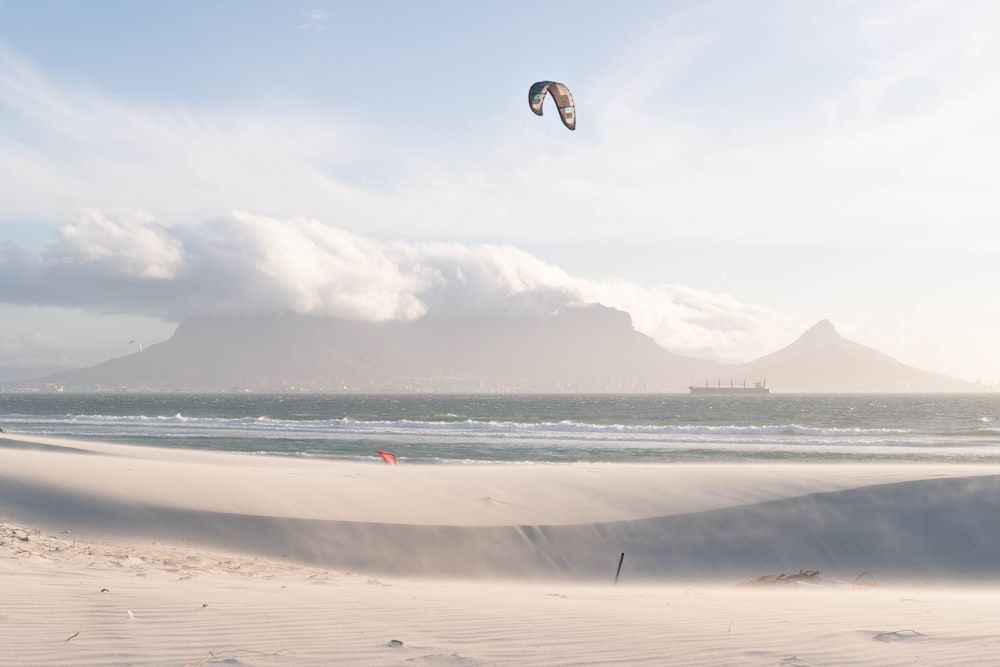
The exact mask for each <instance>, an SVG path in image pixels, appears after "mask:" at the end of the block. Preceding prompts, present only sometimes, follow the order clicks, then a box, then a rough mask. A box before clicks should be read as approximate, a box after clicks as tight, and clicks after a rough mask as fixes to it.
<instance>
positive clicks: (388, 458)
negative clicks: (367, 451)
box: [375, 449, 399, 466]
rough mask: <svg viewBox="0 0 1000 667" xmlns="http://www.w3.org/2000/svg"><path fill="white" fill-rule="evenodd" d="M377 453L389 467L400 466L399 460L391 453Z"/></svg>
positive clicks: (378, 451) (377, 451)
mask: <svg viewBox="0 0 1000 667" xmlns="http://www.w3.org/2000/svg"><path fill="white" fill-rule="evenodd" d="M375 453H376V454H378V455H379V456H381V457H382V460H383V461H385V462H386V463H388V464H389V465H391V466H398V465H399V459H397V458H396V456H395V455H394V454H391V453H389V452H383V451H382V450H381V449H376V450H375Z"/></svg>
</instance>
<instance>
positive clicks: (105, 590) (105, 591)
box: [101, 588, 111, 593]
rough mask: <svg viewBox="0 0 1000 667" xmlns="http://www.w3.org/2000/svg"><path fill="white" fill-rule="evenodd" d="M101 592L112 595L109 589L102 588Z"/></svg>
mask: <svg viewBox="0 0 1000 667" xmlns="http://www.w3.org/2000/svg"><path fill="white" fill-rule="evenodd" d="M101 592H102V593H110V592H111V591H109V590H108V589H107V588H102V589H101Z"/></svg>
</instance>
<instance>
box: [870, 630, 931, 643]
mask: <svg viewBox="0 0 1000 667" xmlns="http://www.w3.org/2000/svg"><path fill="white" fill-rule="evenodd" d="M926 636H927V635H925V634H924V633H922V632H917V631H916V630H894V631H893V632H880V633H878V634H877V635H875V636H874V637H872V639H874V640H875V641H880V642H898V641H901V640H906V639H916V638H917V637H926Z"/></svg>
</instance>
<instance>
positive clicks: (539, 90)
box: [528, 81, 576, 130]
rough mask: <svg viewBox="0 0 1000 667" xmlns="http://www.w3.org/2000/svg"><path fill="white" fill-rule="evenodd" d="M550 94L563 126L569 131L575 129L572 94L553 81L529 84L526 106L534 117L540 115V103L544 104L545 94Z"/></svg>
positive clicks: (574, 109) (574, 108) (574, 110)
mask: <svg viewBox="0 0 1000 667" xmlns="http://www.w3.org/2000/svg"><path fill="white" fill-rule="evenodd" d="M546 93H551V94H552V99H553V100H555V102H556V106H558V107H559V117H560V118H561V119H562V122H563V125H565V126H566V127H568V128H569V129H571V130H575V129H576V107H575V106H573V94H572V93H570V92H569V88H567V87H566V86H565V85H563V84H561V83H556V82H555V81H539V82H538V83H533V84H531V90H529V91H528V104H530V105H531V110H532V111H534V112H535V115H536V116H541V115H542V103H543V102H545V94H546Z"/></svg>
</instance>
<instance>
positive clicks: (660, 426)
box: [0, 393, 1000, 464]
mask: <svg viewBox="0 0 1000 667" xmlns="http://www.w3.org/2000/svg"><path fill="white" fill-rule="evenodd" d="M0 425H2V426H3V428H4V429H5V430H6V431H7V432H8V434H10V435H16V434H18V433H21V434H25V435H36V436H53V437H69V438H82V439H93V440H101V441H106V442H117V443H127V444H135V445H145V446H157V447H174V448H186V449H206V450H216V451H232V452H242V453H246V454H270V455H281V456H299V457H318V458H329V459H346V460H374V459H376V456H377V455H376V454H375V450H377V449H381V450H388V451H391V452H393V453H394V454H396V456H397V457H398V458H399V459H400V460H401V461H403V462H404V463H408V464H414V463H416V464H437V463H462V464H477V463H505V464H545V463H603V462H606V463H621V462H625V463H629V462H631V463H653V462H661V463H670V462H680V461H717V462H726V461H769V460H770V461H777V460H782V461H785V460H793V461H931V462H934V461H940V462H944V461H947V462H970V463H971V462H992V463H996V462H1000V394H996V393H994V394H968V395H965V394H963V395H958V394H948V395H929V394H928V395H924V394H905V395H904V394H900V395H882V394H879V395H874V394H871V395H862V394H842V395H806V394H789V395H782V394H771V395H764V396H760V395H757V396H753V395H750V396H736V395H732V396H690V395H674V394H669V395H662V394H660V395H654V394H642V395H566V394H551V395H506V394H504V395H479V394H476V395H463V396H456V395H433V394H418V395H354V394H323V395H320V394H290V395H258V394H104V393H96V394H61V393H49V394H46V393H37V394H34V393H0Z"/></svg>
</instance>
